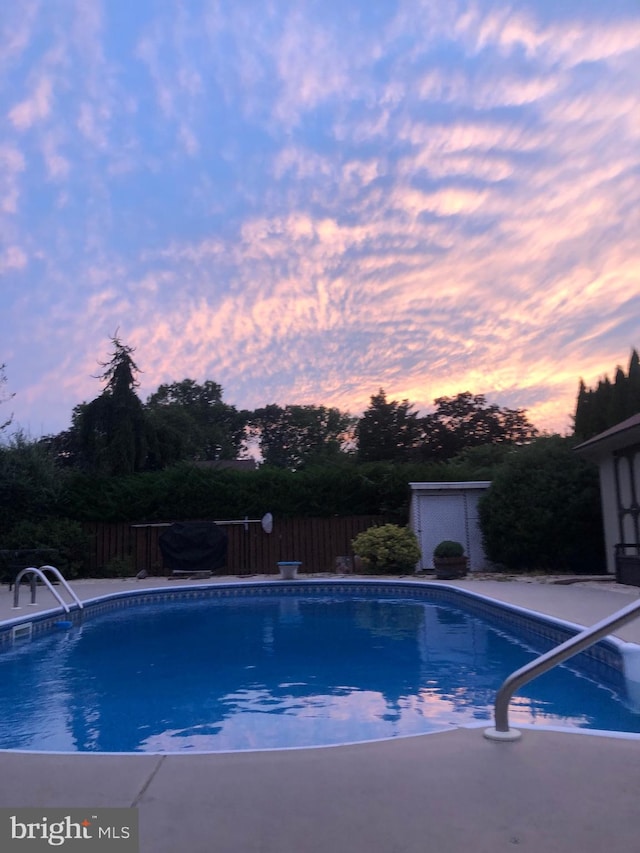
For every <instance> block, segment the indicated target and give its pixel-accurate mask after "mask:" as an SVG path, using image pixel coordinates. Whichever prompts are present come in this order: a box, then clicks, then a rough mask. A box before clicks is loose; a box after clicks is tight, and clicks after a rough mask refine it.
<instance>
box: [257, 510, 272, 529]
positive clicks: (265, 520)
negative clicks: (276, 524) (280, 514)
mask: <svg viewBox="0 0 640 853" xmlns="http://www.w3.org/2000/svg"><path fill="white" fill-rule="evenodd" d="M260 523H261V524H262V529H263V530H264V532H265V533H271V531H272V530H273V516H272V515H271V513H270V512H267V513H265V514H264V515H263V516H262V520H261V522H260Z"/></svg>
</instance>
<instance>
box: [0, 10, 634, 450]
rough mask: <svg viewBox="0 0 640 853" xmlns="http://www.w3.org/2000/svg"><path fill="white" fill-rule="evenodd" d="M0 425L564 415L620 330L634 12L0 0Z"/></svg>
mask: <svg viewBox="0 0 640 853" xmlns="http://www.w3.org/2000/svg"><path fill="white" fill-rule="evenodd" d="M0 39H1V41H0V112H1V115H2V121H1V123H0V276H1V283H0V364H1V363H3V362H4V363H5V365H6V367H5V373H6V377H7V380H8V381H7V384H6V386H5V389H4V391H5V393H8V392H10V393H15V397H14V398H13V399H12V400H11V401H10V402H5V403H4V404H3V405H2V407H0V422H2V421H3V420H4V419H6V417H7V416H8V415H9V414H11V412H13V414H14V426H21V427H23V428H24V429H25V430H26V431H27V432H28V433H30V434H31V435H32V436H34V437H35V436H38V435H41V434H47V433H56V432H59V431H61V430H62V429H65V428H66V427H68V425H69V423H70V418H71V412H72V409H73V407H74V406H75V405H76V404H78V403H80V402H82V401H83V400H90V399H92V398H94V397H96V396H97V395H98V394H99V393H100V391H101V388H102V386H101V384H100V382H99V381H98V380H97V379H96V378H94V377H95V376H96V375H97V374H99V373H100V370H101V369H100V365H99V364H98V362H99V361H105V360H106V359H107V358H108V356H109V353H110V350H111V344H110V340H109V339H110V336H112V335H114V334H115V333H116V331H117V333H118V335H119V337H120V338H121V340H122V341H123V343H125V344H127V345H129V346H132V347H134V348H135V355H134V358H135V360H136V362H137V364H138V366H139V367H140V368H141V370H142V371H143V372H142V373H141V375H140V377H139V378H140V382H141V384H140V388H139V390H138V393H139V396H140V397H141V399H142V400H143V401H144V400H146V398H147V396H148V395H149V394H150V393H152V392H153V391H155V390H156V389H157V387H158V385H160V384H161V383H166V382H174V381H179V380H181V379H183V378H185V377H190V378H192V379H195V380H196V381H198V382H203V381H204V380H206V379H211V380H213V381H215V382H218V383H219V384H220V385H222V387H223V389H224V401H225V402H226V403H229V404H232V405H235V406H237V407H238V408H248V409H254V408H257V407H260V406H263V405H266V404H267V403H278V404H280V405H282V406H284V405H287V404H314V405H331V406H338V407H339V408H341V409H343V410H346V411H349V412H350V413H351V414H353V415H359V414H361V413H362V411H363V410H364V409H365V408H366V407H367V405H368V402H369V398H370V397H371V395H372V394H375V393H376V392H377V391H378V389H379V388H380V387H382V388H384V389H385V390H386V392H387V396H388V398H389V399H397V400H401V399H404V398H407V399H409V400H410V401H411V402H412V403H413V404H414V405H415V407H416V409H417V410H418V411H420V412H421V413H422V414H426V413H427V412H428V411H432V410H433V400H434V399H435V398H436V397H439V396H443V395H447V396H451V395H454V394H457V393H458V392H461V391H471V392H472V393H474V394H484V395H486V397H487V399H488V401H489V402H491V403H497V404H498V405H501V406H508V407H510V408H524V409H526V410H527V412H528V415H529V418H530V420H531V421H532V422H533V423H534V424H535V425H536V426H538V427H539V428H540V429H545V430H550V431H559V432H567V431H568V430H570V427H571V419H570V415H571V414H572V413H573V412H574V408H575V401H576V394H577V389H578V381H579V379H580V377H583V378H584V380H585V382H586V383H587V385H592V384H594V383H595V382H597V380H598V378H600V377H602V376H603V375H604V374H605V373H608V374H609V375H610V376H612V375H613V373H614V370H615V366H616V365H617V364H620V365H621V366H623V367H624V368H625V369H626V367H627V365H628V361H629V355H630V353H631V350H632V348H633V347H640V2H639V0H607V2H603V0H597V2H596V0H518V2H515V0H514V2H512V3H508V2H504V0H476V2H462V0H405V2H403V1H402V0H342V2H336V1H335V0H308V2H306V1H305V2H303V0H182V2H180V0H175V2H173V1H172V0H0Z"/></svg>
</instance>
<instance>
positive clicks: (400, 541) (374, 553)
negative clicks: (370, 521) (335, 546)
mask: <svg viewBox="0 0 640 853" xmlns="http://www.w3.org/2000/svg"><path fill="white" fill-rule="evenodd" d="M351 547H352V548H353V551H354V553H355V554H357V555H358V556H359V557H362V558H363V559H365V560H366V561H367V562H368V563H369V565H370V567H371V571H373V572H380V573H382V572H397V573H402V574H404V573H406V572H412V571H413V570H414V568H415V565H416V563H417V562H418V560H419V559H420V548H419V546H418V540H417V539H416V535H415V533H414V532H413V530H410V529H409V528H408V527H399V526H398V525H397V524H383V525H382V526H381V527H370V528H369V529H368V530H365V531H364V532H363V533H359V534H358V535H357V536H356V538H355V539H354V540H353V542H352V543H351Z"/></svg>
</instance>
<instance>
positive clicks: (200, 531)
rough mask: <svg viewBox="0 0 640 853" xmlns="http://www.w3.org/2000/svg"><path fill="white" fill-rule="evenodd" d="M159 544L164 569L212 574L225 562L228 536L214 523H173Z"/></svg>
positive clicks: (161, 537)
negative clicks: (211, 572)
mask: <svg viewBox="0 0 640 853" xmlns="http://www.w3.org/2000/svg"><path fill="white" fill-rule="evenodd" d="M159 545H160V551H161V552H162V558H163V560H164V565H165V568H167V569H172V570H173V571H174V572H175V571H181V572H203V571H213V570H214V569H221V568H222V567H223V566H224V565H225V564H226V562H227V534H226V533H225V531H224V530H223V529H222V528H221V527H218V525H217V524H214V523H213V521H184V522H178V523H176V524H172V525H171V527H169V528H168V529H167V530H165V532H164V533H163V534H162V535H161V536H160V539H159Z"/></svg>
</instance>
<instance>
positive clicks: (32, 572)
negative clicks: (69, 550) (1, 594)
mask: <svg viewBox="0 0 640 853" xmlns="http://www.w3.org/2000/svg"><path fill="white" fill-rule="evenodd" d="M47 573H50V574H52V575H53V577H54V578H55V579H56V580H57V581H58V583H59V584H61V586H62V587H64V589H65V590H66V592H68V593H69V595H70V596H71V598H72V599H73V603H75V605H76V606H77V607H78V608H79V609H80V610H82V607H83V604H82V602H81V601H80V599H79V598H78V596H77V595H76V594H75V592H74V591H73V590H72V589H71V587H70V586H69V584H68V583H67V581H66V580H65V579H64V577H63V576H62V573H61V572H60V571H59V570H58V569H56V567H55V566H40V568H39V569H36V568H35V566H29V567H28V568H26V569H22V571H21V572H19V574H18V576H17V577H16V579H15V581H14V590H13V609H14V610H19V609H20V605H19V603H18V601H19V599H20V581H21V580H22V578H24V577H27V576H30V582H31V601H30V604H32V605H33V604H35V603H36V588H37V582H38V580H40V581H42V583H43V584H44V585H45V586H46V587H47V589H48V590H49V591H50V592H51V594H52V595H53V597H54V598H55V599H57V601H59V602H60V606H61V607H62V608H63V610H64V612H65V613H69V611H70V609H71V608H70V607H69V605H68V604H67V602H66V601H65V600H64V599H63V598H62V596H61V595H60V593H59V592H58V590H57V589H56V588H55V587H54V586H53V584H52V583H51V581H50V580H49V578H48V577H47Z"/></svg>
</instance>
